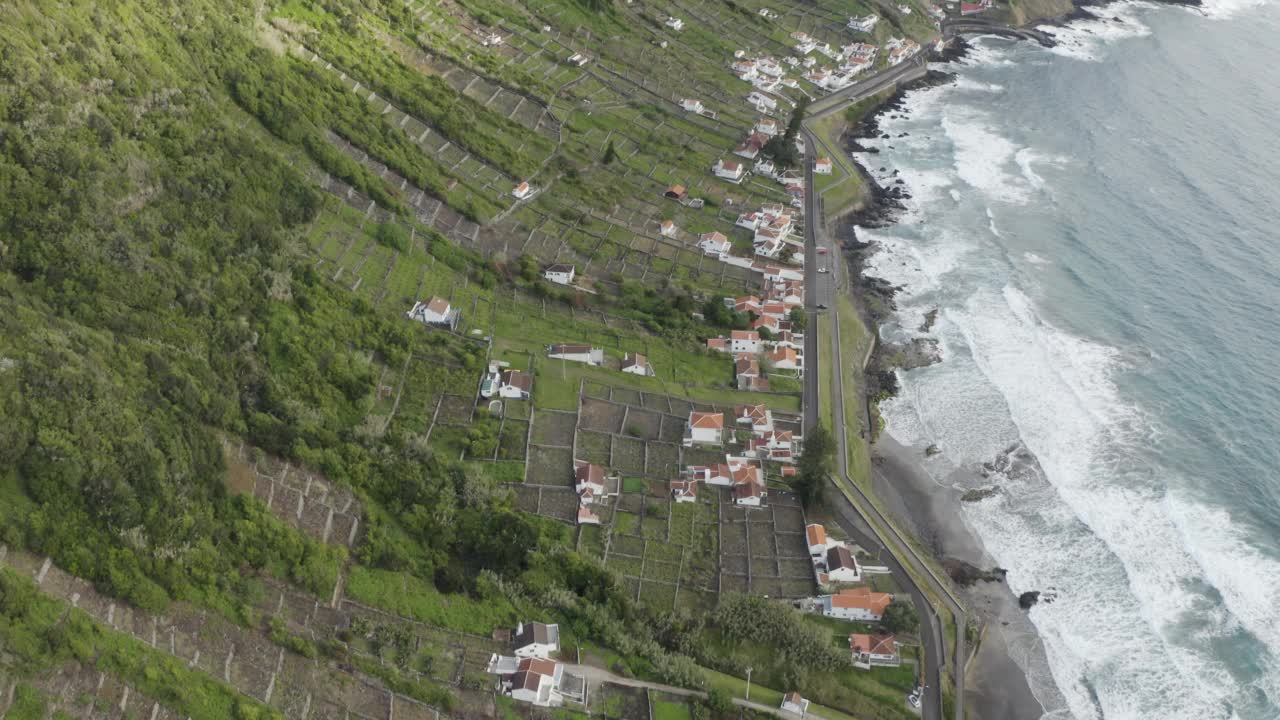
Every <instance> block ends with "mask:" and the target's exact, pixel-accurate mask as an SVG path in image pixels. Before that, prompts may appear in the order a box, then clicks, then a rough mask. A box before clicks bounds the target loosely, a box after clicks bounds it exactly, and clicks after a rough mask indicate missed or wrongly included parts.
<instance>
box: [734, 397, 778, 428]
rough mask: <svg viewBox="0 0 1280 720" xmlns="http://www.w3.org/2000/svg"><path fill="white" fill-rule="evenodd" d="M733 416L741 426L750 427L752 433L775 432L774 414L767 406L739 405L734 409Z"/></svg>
mask: <svg viewBox="0 0 1280 720" xmlns="http://www.w3.org/2000/svg"><path fill="white" fill-rule="evenodd" d="M733 415H734V420H735V421H737V423H738V424H739V425H750V426H751V431H752V432H756V433H767V432H772V431H773V412H771V411H770V410H769V407H768V406H767V405H764V404H760V405H739V406H738V407H736V408H734V411H733Z"/></svg>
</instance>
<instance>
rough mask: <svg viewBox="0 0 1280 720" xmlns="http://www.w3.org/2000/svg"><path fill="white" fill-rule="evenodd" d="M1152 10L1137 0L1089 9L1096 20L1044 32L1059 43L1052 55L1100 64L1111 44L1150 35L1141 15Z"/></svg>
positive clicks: (1073, 22) (1045, 29)
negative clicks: (1107, 47) (1136, 0)
mask: <svg viewBox="0 0 1280 720" xmlns="http://www.w3.org/2000/svg"><path fill="white" fill-rule="evenodd" d="M1226 1H1228V2H1231V1H1239V0H1226ZM1152 7H1154V6H1153V5H1151V4H1150V3H1146V2H1135V1H1133V0H1125V1H1124V2H1117V3H1112V4H1110V5H1106V6H1103V7H1086V8H1084V9H1085V10H1086V11H1087V12H1088V13H1090V14H1091V15H1093V16H1094V17H1092V18H1083V19H1080V20H1073V21H1071V22H1069V23H1067V24H1066V25H1046V26H1043V27H1041V28H1040V30H1043V31H1044V32H1046V33H1048V34H1049V35H1052V36H1053V39H1054V40H1055V41H1056V44H1055V45H1054V46H1053V47H1052V48H1050V52H1053V53H1056V54H1058V55H1063V56H1066V57H1071V58H1075V59H1077V60H1087V61H1094V62H1096V61H1098V60H1101V59H1102V56H1103V53H1104V49H1105V48H1106V46H1107V45H1111V44H1113V43H1115V42H1116V41H1118V40H1124V39H1127V38H1134V37H1143V36H1146V35H1150V34H1151V28H1149V27H1147V26H1146V25H1145V24H1144V23H1143V22H1142V19H1141V14H1142V12H1143V11H1145V10H1149V9H1151V8H1152Z"/></svg>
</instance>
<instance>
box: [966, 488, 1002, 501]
mask: <svg viewBox="0 0 1280 720" xmlns="http://www.w3.org/2000/svg"><path fill="white" fill-rule="evenodd" d="M999 492H1000V488H995V487H985V488H975V489H973V490H966V491H965V492H964V494H963V495H961V496H960V502H981V501H983V500H986V499H987V498H989V497H994V496H995V495H996V494H997V493H999Z"/></svg>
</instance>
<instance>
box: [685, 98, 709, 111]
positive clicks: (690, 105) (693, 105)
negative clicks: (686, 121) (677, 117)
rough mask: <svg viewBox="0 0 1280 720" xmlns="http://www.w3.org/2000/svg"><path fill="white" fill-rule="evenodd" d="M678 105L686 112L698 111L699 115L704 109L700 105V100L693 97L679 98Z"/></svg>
mask: <svg viewBox="0 0 1280 720" xmlns="http://www.w3.org/2000/svg"><path fill="white" fill-rule="evenodd" d="M680 107H681V108H683V109H684V110H685V111H687V112H691V113H698V114H699V115H701V114H702V111H703V110H705V109H706V108H705V107H703V106H702V101H701V100H695V99H693V98H684V99H683V100H681V101H680Z"/></svg>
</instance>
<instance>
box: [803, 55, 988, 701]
mask: <svg viewBox="0 0 1280 720" xmlns="http://www.w3.org/2000/svg"><path fill="white" fill-rule="evenodd" d="M925 72H926V68H925V63H924V61H923V59H921V58H916V59H913V60H912V61H910V62H908V63H904V64H902V65H899V66H897V67H895V68H891V69H889V70H886V71H882V72H881V73H877V74H876V75H872V76H870V77H868V78H866V79H864V80H863V81H861V82H859V83H855V84H854V85H851V86H849V87H847V88H845V89H843V90H841V91H839V92H837V93H833V94H832V95H829V96H826V97H824V98H822V99H820V100H818V101H815V102H814V103H812V104H811V105H810V111H809V114H808V116H807V118H808V120H813V119H816V118H818V117H822V116H824V115H827V114H830V113H832V112H835V111H838V110H842V109H843V108H844V107H845V106H846V105H847V104H848V103H852V102H857V101H859V100H862V99H863V98H866V97H869V96H871V95H874V94H877V93H879V92H881V91H883V90H886V89H888V88H890V87H892V86H894V85H896V84H897V83H899V82H903V81H906V80H910V79H914V78H916V77H920V76H922V75H924V73H925ZM802 136H803V137H804V141H805V144H806V146H807V152H806V154H805V187H806V189H807V190H808V192H806V193H805V309H806V312H807V315H808V326H807V327H808V332H806V333H805V382H804V402H803V415H804V427H805V428H806V429H807V428H810V427H813V426H815V425H816V424H817V422H818V417H819V402H820V400H819V387H820V386H819V378H820V377H821V376H820V374H819V373H821V372H827V373H830V374H831V377H832V380H833V384H832V398H831V402H833V403H834V405H835V412H834V413H832V417H833V423H834V427H832V428H831V430H832V434H833V435H834V437H835V440H836V459H837V468H836V470H837V472H836V476H835V477H833V478H831V482H832V484H833V485H839V486H840V487H842V488H845V489H848V490H849V491H851V492H852V493H853V494H854V496H855V497H857V498H858V504H859V505H860V506H861V507H856V506H854V505H853V503H851V502H849V501H848V499H847V498H846V497H845V495H844V494H843V493H842V492H840V491H839V488H832V490H833V491H832V492H830V493H828V502H829V504H830V505H832V509H833V510H835V511H836V513H837V515H838V517H839V519H840V524H841V526H842V527H843V528H844V529H845V530H846V532H849V533H850V534H851V536H852V537H855V538H859V539H860V543H863V544H868V545H870V547H867V549H868V550H872V549H873V548H874V549H887V550H888V552H887V553H882V554H881V556H882V557H884V558H885V562H886V564H887V565H888V566H889V568H890V570H891V571H892V572H893V574H894V577H895V578H896V579H897V580H898V581H899V584H900V585H901V586H902V587H903V588H905V589H906V590H907V592H908V593H909V594H910V595H911V599H912V603H913V604H914V605H915V607H916V610H917V612H918V613H919V615H920V618H921V625H920V640H921V645H922V646H923V648H924V655H925V657H924V665H923V668H922V681H923V684H924V685H925V688H926V692H925V695H924V707H923V708H922V715H923V717H924V719H925V720H942V718H943V708H942V683H941V672H942V671H941V668H942V666H943V665H944V662H943V660H942V658H943V657H944V654H945V651H946V650H945V647H944V639H943V636H944V628H943V626H942V623H941V621H940V620H939V618H938V616H937V613H936V612H935V611H934V609H933V606H932V604H931V603H930V602H929V599H928V598H927V597H926V596H925V595H924V593H923V592H921V590H920V588H919V586H917V585H916V583H915V580H914V579H913V578H912V576H911V575H910V574H908V573H907V571H906V569H905V568H904V567H903V565H902V562H903V561H904V560H905V562H906V563H908V564H910V565H911V566H912V568H913V569H915V570H916V572H917V573H918V574H919V576H920V577H923V578H925V579H926V582H928V583H929V584H930V585H931V586H932V589H933V591H934V593H935V594H936V595H938V596H939V597H941V598H943V601H944V602H946V603H947V604H948V605H949V606H950V609H951V612H952V613H953V614H954V616H955V617H956V618H957V619H958V624H957V627H958V628H963V627H964V612H963V608H961V607H960V605H959V604H958V603H957V602H956V601H955V599H954V598H952V597H951V596H950V594H949V592H948V589H947V588H946V587H945V585H944V584H943V583H942V582H941V580H939V579H938V578H936V577H935V576H933V574H932V571H931V570H930V569H929V567H928V566H927V565H926V564H925V563H924V561H923V560H922V559H921V558H920V557H919V556H918V555H916V553H915V551H914V550H913V549H912V548H911V546H910V545H909V544H908V543H907V542H906V540H905V538H903V537H901V536H900V535H899V534H898V533H897V532H896V530H894V529H893V526H892V525H891V524H889V523H888V522H887V520H886V518H884V517H883V516H882V515H881V514H880V513H879V511H878V510H876V509H875V507H874V506H873V505H872V504H871V501H870V499H869V498H867V497H866V496H865V495H864V494H863V493H862V491H861V490H860V489H859V488H858V486H857V484H856V483H855V482H853V479H852V478H851V477H850V476H849V473H848V453H847V451H846V448H845V437H846V436H845V428H844V412H843V407H844V403H845V402H846V400H847V401H849V402H861V398H856V397H855V398H846V397H845V394H844V383H843V376H844V373H842V372H839V369H840V368H843V367H845V366H846V363H851V362H858V363H861V362H862V358H842V357H841V356H840V336H839V326H838V324H837V323H835V322H834V321H833V322H832V323H831V327H832V332H831V333H830V335H829V337H828V338H819V337H818V333H817V326H818V314H819V313H820V312H834V308H835V304H836V302H835V301H836V297H837V293H838V292H839V290H840V288H841V286H842V285H843V284H844V272H843V264H842V263H841V262H840V261H839V259H838V258H839V249H838V248H837V247H835V245H834V244H833V243H832V242H831V241H830V239H829V238H827V237H826V233H825V232H824V230H823V226H824V223H823V221H822V199H821V198H820V197H819V196H818V194H817V193H816V192H813V191H812V190H813V187H814V184H813V161H814V159H815V158H816V157H817V155H818V148H819V146H820V145H819V142H818V140H817V138H816V137H814V135H813V133H812V132H810V130H809V128H808V127H807V126H806V127H803V128H802ZM837 150H838V151H842V150H840V149H837ZM819 247H823V248H826V249H827V254H826V255H820V254H819V253H818V248H819ZM820 267H826V268H831V267H834V268H835V272H828V273H820V272H818V269H819V268H820ZM818 305H825V306H827V307H828V308H830V310H828V311H820V310H818ZM820 341H826V342H830V343H831V350H832V353H831V358H832V365H833V367H831V368H820V367H819V360H818V358H819V354H818V342H820ZM864 509H865V510H864ZM869 516H870V517H869ZM863 528H868V529H870V531H871V532H872V533H874V534H876V535H877V537H875V538H868V537H867V536H866V532H865V531H864V530H863ZM877 528H887V531H886V534H887V535H888V537H887V538H886V537H881V536H879V531H878V530H877ZM868 541H869V542H868ZM954 650H955V667H956V678H955V680H956V705H955V711H956V714H955V717H956V720H962V719H963V717H964V661H965V650H964V633H963V630H961V631H960V632H958V633H957V638H956V643H955V647H954Z"/></svg>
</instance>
